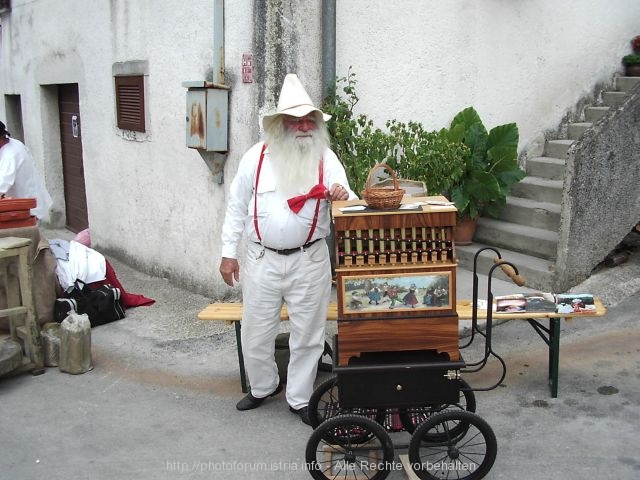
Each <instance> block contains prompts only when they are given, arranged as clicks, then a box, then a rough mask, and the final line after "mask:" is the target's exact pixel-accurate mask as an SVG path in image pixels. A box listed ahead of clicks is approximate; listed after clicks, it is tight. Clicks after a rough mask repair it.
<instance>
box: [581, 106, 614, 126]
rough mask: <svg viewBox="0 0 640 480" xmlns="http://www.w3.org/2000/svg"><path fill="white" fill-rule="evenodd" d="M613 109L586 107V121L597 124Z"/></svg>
mask: <svg viewBox="0 0 640 480" xmlns="http://www.w3.org/2000/svg"><path fill="white" fill-rule="evenodd" d="M609 110H611V107H586V108H585V109H584V119H585V120H586V121H587V122H593V123H595V122H597V121H598V120H600V119H601V118H602V117H604V116H605V115H606V114H607V112H608V111H609Z"/></svg>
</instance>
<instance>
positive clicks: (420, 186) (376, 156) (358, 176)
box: [322, 69, 469, 195]
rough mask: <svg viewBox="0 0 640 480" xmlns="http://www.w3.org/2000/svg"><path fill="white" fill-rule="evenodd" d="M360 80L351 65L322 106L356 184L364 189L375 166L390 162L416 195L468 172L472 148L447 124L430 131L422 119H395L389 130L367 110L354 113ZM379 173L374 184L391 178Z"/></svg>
mask: <svg viewBox="0 0 640 480" xmlns="http://www.w3.org/2000/svg"><path fill="white" fill-rule="evenodd" d="M355 85H356V79H355V73H352V72H351V69H349V74H348V76H347V77H344V78H338V79H337V80H336V83H335V84H334V85H332V86H331V87H330V90H329V94H328V95H327V97H326V98H325V99H324V102H323V107H322V110H323V111H324V112H326V113H328V114H330V115H331V116H332V118H331V120H330V121H329V123H328V128H329V133H330V135H331V141H332V143H331V146H332V148H333V150H334V151H335V152H336V154H337V155H338V158H340V159H341V161H342V163H343V165H344V167H345V170H346V173H347V177H348V178H349V183H350V186H351V188H352V189H353V190H354V191H355V192H361V191H362V190H363V189H364V188H365V186H366V185H365V184H366V182H367V180H368V177H369V175H368V174H369V172H370V170H371V168H372V167H373V166H375V165H376V164H380V163H386V164H388V165H389V166H390V167H391V168H393V169H394V170H395V172H396V174H397V175H398V178H399V181H400V183H401V188H405V189H406V186H407V185H409V187H410V189H413V190H415V192H416V193H415V194H419V191H420V190H425V191H426V194H427V195H438V194H440V193H443V192H445V191H449V190H450V187H451V186H452V185H453V183H455V182H456V181H457V180H458V179H459V178H460V177H461V176H462V173H463V171H464V165H465V160H464V159H465V157H466V156H467V155H468V151H469V149H468V147H467V146H466V145H464V144H463V143H461V142H459V141H457V140H452V139H451V137H450V135H449V132H448V130H447V129H442V130H440V131H427V130H425V129H424V127H423V126H422V124H420V123H418V122H413V121H410V122H407V123H404V122H399V121H397V120H389V121H387V122H386V130H384V131H383V130H382V129H380V128H376V127H374V124H373V121H372V120H371V119H369V118H368V117H367V116H366V115H365V114H362V113H361V114H358V115H356V114H355V112H354V107H355V106H356V104H357V103H358V101H359V98H358V96H357V94H356V91H355ZM339 87H341V88H339ZM338 90H341V92H342V95H341V94H340V93H339V92H338ZM373 173H374V175H372V177H373V178H372V183H378V184H379V185H384V184H385V182H389V179H388V176H387V175H386V173H387V172H386V171H384V170H382V169H381V171H380V174H381V175H379V174H378V172H377V171H375V172H373ZM408 193H409V190H408ZM423 195H424V193H423Z"/></svg>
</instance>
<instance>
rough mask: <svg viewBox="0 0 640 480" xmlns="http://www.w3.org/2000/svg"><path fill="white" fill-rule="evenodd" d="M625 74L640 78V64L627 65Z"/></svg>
mask: <svg viewBox="0 0 640 480" xmlns="http://www.w3.org/2000/svg"><path fill="white" fill-rule="evenodd" d="M624 74H625V75H626V76H627V77H640V64H635V65H625V66H624Z"/></svg>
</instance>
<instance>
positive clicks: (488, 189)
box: [449, 107, 525, 219]
mask: <svg viewBox="0 0 640 480" xmlns="http://www.w3.org/2000/svg"><path fill="white" fill-rule="evenodd" d="M449 135H450V138H451V139H452V140H458V141H461V142H463V143H464V144H465V145H467V147H469V149H470V151H471V154H470V155H469V156H468V157H467V158H466V164H465V169H464V174H463V175H462V177H461V178H460V180H459V181H458V182H457V183H456V184H455V185H453V187H452V188H451V190H450V198H451V200H452V201H453V202H454V203H455V205H456V208H457V209H458V216H459V217H470V218H472V219H473V218H477V217H478V216H479V215H480V214H486V215H489V216H492V217H497V216H498V215H499V214H500V210H501V209H502V208H503V207H504V206H505V205H506V199H507V195H508V194H509V192H510V190H511V186H512V185H513V184H514V183H516V182H519V181H520V180H522V178H524V176H525V172H524V171H523V170H522V169H521V168H520V167H519V166H518V138H519V133H518V127H517V126H516V124H515V123H509V124H505V125H499V126H496V127H494V128H492V129H491V130H490V131H489V132H487V129H486V128H485V126H484V124H483V123H482V120H481V119H480V116H479V115H478V112H476V110H475V109H474V108H473V107H469V108H466V109H464V110H462V111H461V112H459V113H458V114H457V115H456V116H455V117H454V119H453V120H452V122H451V126H450V129H449Z"/></svg>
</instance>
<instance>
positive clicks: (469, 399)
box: [400, 379, 476, 433]
mask: <svg viewBox="0 0 640 480" xmlns="http://www.w3.org/2000/svg"><path fill="white" fill-rule="evenodd" d="M456 408H459V409H460V410H466V411H467V412H475V411H476V396H475V394H474V393H473V390H471V387H470V386H469V384H468V383H467V382H465V381H464V380H463V379H460V394H459V400H458V402H457V403H443V404H437V405H429V406H427V407H415V408H401V409H400V420H401V421H402V426H403V427H404V429H405V430H406V431H407V432H409V433H413V432H414V431H415V429H416V428H417V427H418V425H420V424H421V423H422V422H424V421H425V420H427V419H428V418H429V417H431V416H432V415H435V414H436V413H440V412H442V411H444V410H449V409H456Z"/></svg>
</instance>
